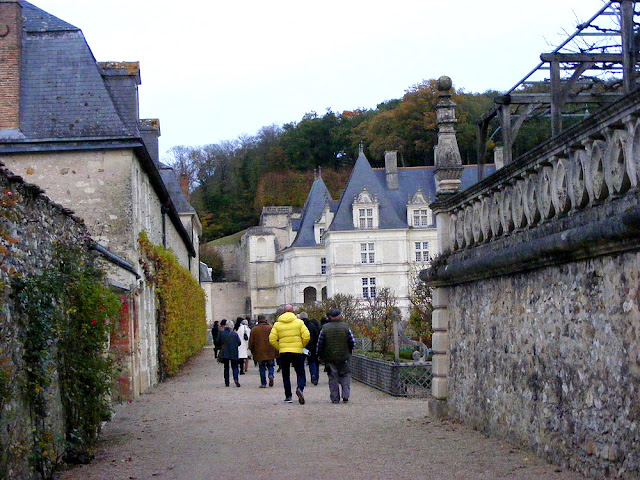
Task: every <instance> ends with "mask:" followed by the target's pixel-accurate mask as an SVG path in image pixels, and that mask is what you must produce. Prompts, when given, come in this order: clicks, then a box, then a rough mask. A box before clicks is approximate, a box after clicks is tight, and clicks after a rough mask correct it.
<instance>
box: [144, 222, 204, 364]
mask: <svg viewBox="0 0 640 480" xmlns="http://www.w3.org/2000/svg"><path fill="white" fill-rule="evenodd" d="M138 242H139V244H140V248H141V251H142V252H143V253H144V255H145V256H146V260H145V261H144V262H143V264H142V268H143V270H144V272H145V278H146V279H147V281H148V282H149V283H151V284H153V285H155V291H156V298H157V308H158V322H159V328H158V342H159V346H160V371H161V375H162V376H166V375H174V374H176V373H177V372H178V369H179V368H180V366H181V365H182V364H184V363H185V362H186V361H187V360H189V359H190V358H191V357H192V356H193V355H195V354H196V353H198V352H199V351H200V350H202V347H203V346H204V344H205V343H206V338H207V336H206V335H207V333H206V331H207V324H206V314H205V304H204V291H203V290H202V288H201V287H200V285H199V283H198V282H197V281H196V280H195V279H194V278H193V276H192V275H191V273H190V272H189V271H188V270H187V269H186V268H184V267H182V266H181V265H180V263H179V262H178V259H177V258H176V256H175V255H174V253H173V252H172V251H171V250H167V249H165V248H164V247H162V246H158V245H153V244H152V243H151V242H150V241H149V238H148V237H147V234H146V233H145V232H142V233H141V234H140V238H139V239H138Z"/></svg>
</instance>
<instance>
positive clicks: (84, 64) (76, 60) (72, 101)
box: [0, 0, 196, 257]
mask: <svg viewBox="0 0 640 480" xmlns="http://www.w3.org/2000/svg"><path fill="white" fill-rule="evenodd" d="M19 3H20V5H21V7H22V17H23V19H24V20H23V43H22V66H21V87H20V132H21V134H22V136H18V135H15V136H13V135H12V136H11V137H10V138H2V139H0V154H1V153H14V152H15V153H17V152H59V151H66V150H104V149H109V148H130V149H132V150H133V151H134V152H135V153H136V155H137V157H138V159H139V160H140V163H141V165H142V168H143V169H144V171H145V172H146V173H147V175H148V176H149V179H150V181H151V184H152V185H153V188H154V190H155V192H156V193H157V195H158V197H159V198H160V201H161V202H162V203H163V204H167V205H168V206H169V217H170V218H171V220H172V222H173V224H174V225H175V227H176V229H177V230H178V232H179V234H180V237H181V238H182V239H183V241H184V243H185V245H186V246H187V249H188V250H189V254H190V255H191V256H192V257H195V256H196V254H195V249H194V247H193V243H192V242H191V237H190V235H189V233H187V231H186V230H185V228H184V226H183V225H182V222H181V220H180V217H179V215H178V212H177V210H176V208H175V206H174V205H173V202H172V201H171V197H170V196H169V192H168V189H167V186H165V184H164V182H163V181H162V178H161V176H160V172H159V171H158V168H157V167H156V165H155V164H154V162H153V159H152V158H151V156H150V155H149V151H148V150H147V148H146V147H145V145H144V142H143V141H142V139H141V136H140V132H139V131H138V128H137V123H136V122H129V126H127V125H126V124H125V122H124V121H123V117H121V116H120V115H119V112H118V109H117V108H116V103H115V100H114V98H113V97H112V95H111V94H110V93H109V89H108V87H107V82H106V81H105V78H104V77H103V76H102V74H101V71H100V65H99V64H98V63H97V62H96V60H95V58H94V56H93V53H92V52H91V49H90V48H89V45H88V44H87V41H86V39H85V38H84V35H83V34H82V31H81V30H80V29H79V28H77V27H75V26H73V25H71V24H70V23H67V22H65V21H63V20H61V19H59V18H57V17H55V16H53V15H51V14H50V13H48V12H45V11H44V10H41V9H39V8H38V7H36V6H35V5H32V4H31V3H29V2H27V1H25V0H19ZM116 74H117V72H116ZM119 100H122V99H119ZM125 104H126V102H124V103H122V102H120V103H119V104H118V105H117V106H119V107H120V108H121V109H123V108H127V107H128V108H135V111H134V112H121V113H126V114H127V115H130V116H135V118H136V121H137V102H136V104H135V105H133V106H131V105H128V104H127V105H125ZM123 116H124V115H123Z"/></svg>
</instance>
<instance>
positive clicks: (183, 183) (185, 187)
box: [180, 173, 191, 202]
mask: <svg viewBox="0 0 640 480" xmlns="http://www.w3.org/2000/svg"><path fill="white" fill-rule="evenodd" d="M180 188H181V189H182V193H184V196H185V197H187V202H190V201H191V194H190V193H189V175H187V174H186V173H183V174H181V175H180Z"/></svg>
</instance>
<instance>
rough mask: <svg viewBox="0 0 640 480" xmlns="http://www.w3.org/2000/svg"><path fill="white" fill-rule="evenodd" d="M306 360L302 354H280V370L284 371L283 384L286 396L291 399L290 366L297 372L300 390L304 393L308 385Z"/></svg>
mask: <svg viewBox="0 0 640 480" xmlns="http://www.w3.org/2000/svg"><path fill="white" fill-rule="evenodd" d="M304 359H305V356H304V355H303V354H302V353H292V352H285V353H281V354H280V368H281V369H282V383H283V384H284V396H285V397H286V398H291V397H292V396H293V395H292V392H291V371H290V368H289V367H290V366H292V365H293V369H294V370H295V371H296V377H297V384H298V390H300V391H303V390H304V387H305V385H306V384H307V376H306V375H305V373H304Z"/></svg>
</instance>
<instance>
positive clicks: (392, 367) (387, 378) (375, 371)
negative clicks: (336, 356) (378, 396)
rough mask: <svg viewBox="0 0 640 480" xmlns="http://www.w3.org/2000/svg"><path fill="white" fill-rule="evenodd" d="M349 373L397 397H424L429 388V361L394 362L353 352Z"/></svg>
mask: <svg viewBox="0 0 640 480" xmlns="http://www.w3.org/2000/svg"><path fill="white" fill-rule="evenodd" d="M351 375H352V376H353V378H354V379H355V380H358V381H359V382H362V383H364V384H365V385H369V386H371V387H374V388H377V389H378V390H382V391H383V392H386V393H388V394H390V395H394V396H397V397H426V396H428V394H429V392H430V389H431V362H426V363H394V362H388V361H385V360H378V359H374V358H368V357H365V356H363V355H357V354H355V355H353V356H352V357H351Z"/></svg>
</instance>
